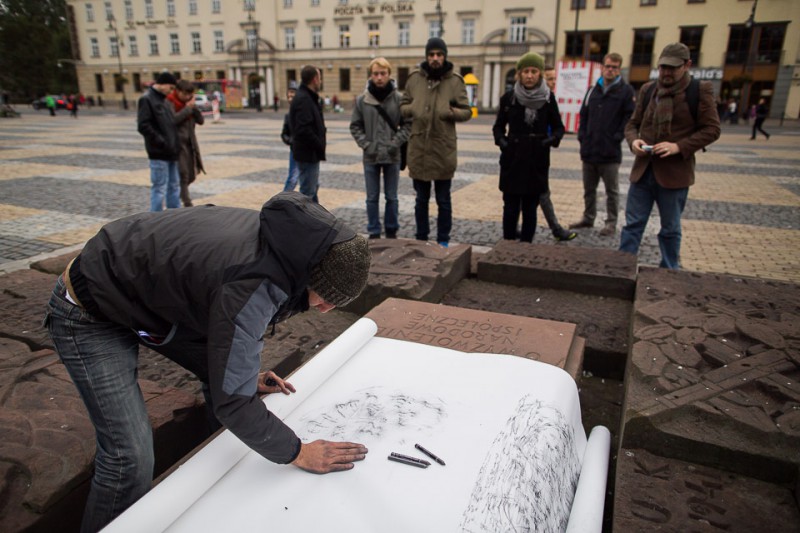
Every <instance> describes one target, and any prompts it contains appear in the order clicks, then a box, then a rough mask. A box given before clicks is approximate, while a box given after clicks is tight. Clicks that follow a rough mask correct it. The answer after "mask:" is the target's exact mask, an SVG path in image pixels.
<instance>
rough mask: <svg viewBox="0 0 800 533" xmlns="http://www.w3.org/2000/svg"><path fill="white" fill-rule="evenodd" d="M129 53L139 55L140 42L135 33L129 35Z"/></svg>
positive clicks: (134, 55)
mask: <svg viewBox="0 0 800 533" xmlns="http://www.w3.org/2000/svg"><path fill="white" fill-rule="evenodd" d="M128 55H130V56H133V57H136V56H138V55H139V43H138V42H137V41H136V36H135V35H128Z"/></svg>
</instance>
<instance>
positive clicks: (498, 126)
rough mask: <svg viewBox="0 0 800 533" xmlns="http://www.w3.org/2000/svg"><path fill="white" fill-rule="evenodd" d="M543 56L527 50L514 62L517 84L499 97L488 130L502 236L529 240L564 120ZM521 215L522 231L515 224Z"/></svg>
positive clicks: (530, 239) (534, 231) (562, 130)
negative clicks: (496, 152)
mask: <svg viewBox="0 0 800 533" xmlns="http://www.w3.org/2000/svg"><path fill="white" fill-rule="evenodd" d="M543 72H544V59H543V58H542V56H540V55H539V54H535V53H528V54H525V55H524V56H522V57H521V58H520V59H519V61H517V75H516V78H517V82H516V83H515V84H514V88H513V89H511V90H510V91H508V92H507V93H506V94H504V95H503V97H502V98H501V99H500V109H499V110H498V112H497V119H496V120H495V123H494V127H493V128H492V132H493V133H494V143H495V144H496V145H497V146H499V147H500V152H501V154H500V190H501V191H503V238H504V239H511V240H513V239H516V238H517V237H519V240H520V241H523V242H533V235H534V233H536V208H537V207H538V206H539V195H540V194H542V193H543V192H546V191H548V190H549V185H548V173H549V171H550V147H551V146H552V147H555V148H557V147H558V145H559V143H560V142H561V138H562V137H563V136H564V124H563V123H562V122H561V116H560V114H559V112H558V104H557V103H556V99H555V96H554V95H553V93H551V92H550V89H549V88H548V87H547V84H546V83H545V82H544V79H543V76H542V73H543ZM520 212H521V213H522V231H521V232H520V233H519V234H517V222H518V221H519V215H520Z"/></svg>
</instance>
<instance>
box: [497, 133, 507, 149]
mask: <svg viewBox="0 0 800 533" xmlns="http://www.w3.org/2000/svg"><path fill="white" fill-rule="evenodd" d="M497 146H499V147H500V151H501V152H505V151H506V148H508V139H506V138H505V137H500V140H499V141H497Z"/></svg>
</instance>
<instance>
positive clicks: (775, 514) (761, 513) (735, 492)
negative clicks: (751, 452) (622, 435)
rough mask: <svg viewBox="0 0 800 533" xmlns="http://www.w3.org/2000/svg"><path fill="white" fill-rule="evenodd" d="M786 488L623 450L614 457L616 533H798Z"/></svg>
mask: <svg viewBox="0 0 800 533" xmlns="http://www.w3.org/2000/svg"><path fill="white" fill-rule="evenodd" d="M799 527H800V512H798V508H797V502H796V501H795V499H794V496H793V494H792V491H791V490H790V489H789V488H786V487H782V486H780V485H775V484H770V483H766V482H764V481H759V480H757V479H753V478H749V477H745V476H741V475H736V474H732V473H730V472H726V471H723V470H717V469H715V468H711V467H708V466H701V465H697V464H693V463H688V462H684V461H680V460H677V459H669V458H665V457H659V456H657V455H654V454H652V453H649V452H647V451H646V450H642V449H622V450H620V454H619V456H618V457H617V472H616V492H615V498H614V527H613V530H614V531H620V532H625V533H640V532H641V533H650V532H652V531H674V532H683V531H691V532H697V533H719V532H722V531H729V532H733V531H741V532H755V531H768V532H769V533H796V532H797V531H798V528H799Z"/></svg>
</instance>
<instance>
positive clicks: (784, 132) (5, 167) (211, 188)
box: [0, 111, 800, 282]
mask: <svg viewBox="0 0 800 533" xmlns="http://www.w3.org/2000/svg"><path fill="white" fill-rule="evenodd" d="M282 117H283V111H281V112H280V113H273V112H271V111H270V112H266V111H265V112H264V113H262V114H255V113H239V114H235V115H227V116H225V117H224V118H223V120H222V121H221V122H220V123H211V121H209V122H207V123H206V125H204V126H202V127H199V128H198V130H197V131H198V139H199V142H200V146H201V151H202V153H203V158H204V161H205V165H206V170H207V174H206V175H201V176H200V177H199V179H198V181H197V182H195V183H194V184H193V185H192V187H191V194H192V197H193V200H194V201H195V203H213V204H217V205H231V206H239V207H249V208H253V209H258V208H260V206H261V204H262V203H263V202H264V201H265V200H266V199H267V198H269V197H270V196H272V195H273V194H276V193H278V192H279V191H281V190H282V186H283V181H284V179H285V177H286V169H287V157H288V148H287V147H285V146H284V145H283V143H281V141H280V129H281V126H282ZM348 119H349V116H345V115H327V116H326V120H327V121H328V161H326V162H324V163H323V164H322V171H321V176H320V182H321V189H320V193H319V197H320V202H321V203H322V204H323V205H324V206H325V207H327V208H328V209H329V210H331V211H332V212H334V213H335V214H337V216H339V217H341V218H343V219H344V220H346V221H347V222H348V223H350V224H351V225H352V226H353V227H355V228H357V229H358V230H359V231H361V232H365V231H366V212H365V207H364V184H363V169H362V165H361V154H360V151H359V149H358V147H357V146H356V145H355V143H354V142H353V140H352V138H351V136H350V133H349V129H348V125H349V123H348ZM492 121H493V117H491V116H488V115H486V116H481V117H479V118H478V119H476V120H473V121H471V122H468V123H466V124H463V125H459V126H458V132H459V144H458V146H459V170H458V172H457V173H456V177H455V179H454V181H453V210H454V219H455V220H454V223H453V232H452V240H453V241H454V242H465V243H471V244H474V245H479V246H492V245H493V244H495V243H496V242H497V241H498V240H499V239H500V238H501V235H502V232H501V224H500V219H501V213H502V200H501V195H500V192H499V191H498V190H497V174H498V167H497V159H498V152H497V149H496V147H495V146H494V144H493V142H492V136H491V124H492ZM765 127H766V129H767V130H768V131H771V133H773V135H772V137H771V139H770V140H769V141H765V140H764V139H763V137H762V138H759V139H758V140H757V141H750V140H749V131H748V130H747V129H746V128H745V127H743V126H739V127H735V126H728V125H725V126H723V135H722V138H721V139H720V140H719V141H718V142H717V143H715V144H714V145H712V146H711V147H710V148H709V150H708V152H706V153H699V154H698V155H697V183H696V185H695V186H693V187H692V188H691V189H690V194H689V202H688V204H687V207H686V211H685V213H684V218H683V247H682V263H683V266H684V268H685V269H687V270H694V271H702V272H714V273H728V274H734V275H741V276H751V277H759V278H769V279H778V280H786V281H792V282H800V252H799V250H800V126H799V125H798V124H797V123H796V122H787V123H786V124H785V125H784V126H783V127H781V128H779V127H778V126H777V124H771V123H770V122H768V123H767V124H766V126H765ZM632 160H633V158H632V156H631V155H630V154H627V153H626V154H625V157H624V160H623V163H622V168H621V169H620V181H621V183H620V189H621V191H620V192H621V195H622V199H621V203H622V205H623V206H624V205H625V195H626V194H627V188H628V187H627V176H628V173H629V171H630V167H631V163H632ZM551 164H552V166H551V173H550V187H551V190H552V200H553V203H554V205H555V207H556V213H557V215H558V217H559V219H560V221H561V223H562V224H564V225H566V224H569V223H570V222H573V221H576V220H578V219H579V218H580V216H581V213H582V211H583V188H582V181H581V162H580V158H579V156H578V143H577V141H576V139H575V137H574V136H568V137H566V138H565V140H564V142H563V143H562V145H561V147H560V148H559V149H558V150H554V151H553V152H552V163H551ZM148 205H149V168H148V164H147V159H146V155H145V152H144V146H143V143H142V139H141V137H140V136H139V134H138V133H137V132H136V124H135V115H134V114H133V113H127V114H122V113H108V112H98V111H95V112H89V113H83V114H82V115H81V117H80V118H79V119H78V120H74V119H71V118H70V117H69V116H67V115H66V114H61V115H59V116H57V117H55V118H53V117H50V116H48V115H45V114H42V113H38V114H37V113H36V112H33V111H27V112H23V118H21V119H5V120H0V272H3V271H6V272H7V271H11V270H14V269H16V268H22V267H24V266H27V264H28V263H30V262H31V260H35V259H40V258H42V257H45V256H48V255H53V254H57V253H62V252H65V251H67V250H70V249H74V248H76V247H80V246H81V245H82V243H83V242H85V240H86V239H87V238H89V237H91V236H92V235H93V234H94V233H95V232H96V231H97V230H98V228H99V227H100V226H102V224H104V223H105V222H107V221H109V220H112V219H114V218H118V217H121V216H125V215H128V214H132V213H136V212H138V211H142V210H146V209H147V208H148ZM604 208H605V195H604V193H603V187H602V185H601V186H600V191H599V198H598V211H599V213H598V221H597V223H596V227H595V228H594V229H591V230H583V231H581V232H580V235H579V237H578V238H577V239H575V240H573V241H571V242H568V243H560V244H559V245H560V246H585V247H597V248H612V249H616V248H617V246H618V244H619V232H617V235H616V236H615V237H613V238H612V237H601V236H599V235H598V231H599V229H600V228H601V227H602V221H603V220H604V218H605V213H604ZM435 213H436V208H435V202H432V203H431V215H432V219H433V220H432V229H434V228H435ZM622 218H623V214H622V213H621V214H620V219H622ZM400 223H401V229H400V232H399V236H400V237H407V238H413V235H414V192H413V188H412V186H411V180H410V179H408V178H407V173H405V172H403V173H402V174H401V183H400ZM543 224H544V218H543V217H542V216H541V212H540V213H539V228H538V229H537V233H536V239H535V242H537V243H552V242H554V241H553V240H552V237H551V234H550V232H549V231H548V230H547V228H546V227H543ZM657 232H658V217H657V213H656V212H654V216H653V217H652V218H651V221H650V224H649V225H648V228H647V231H646V235H645V240H644V242H643V245H642V249H641V251H640V255H639V262H640V264H646V265H657V264H658V261H659V251H658V242H657V239H656V234H657Z"/></svg>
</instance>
